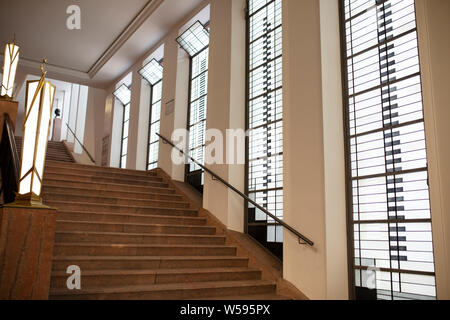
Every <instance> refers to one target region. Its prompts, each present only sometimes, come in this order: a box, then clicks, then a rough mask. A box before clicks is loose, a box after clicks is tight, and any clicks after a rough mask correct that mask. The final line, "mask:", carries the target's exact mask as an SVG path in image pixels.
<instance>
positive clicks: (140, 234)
mask: <svg viewBox="0 0 450 320" xmlns="http://www.w3.org/2000/svg"><path fill="white" fill-rule="evenodd" d="M56 234H83V235H108V236H120V237H124V236H138V237H154V238H161V237H171V238H217V239H223V238H226V237H225V236H222V235H196V234H149V233H126V232H98V231H56Z"/></svg>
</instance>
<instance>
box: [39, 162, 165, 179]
mask: <svg viewBox="0 0 450 320" xmlns="http://www.w3.org/2000/svg"><path fill="white" fill-rule="evenodd" d="M45 171H46V172H47V173H53V174H62V175H64V174H75V175H82V176H94V177H99V178H110V177H113V178H119V179H126V180H143V181H162V179H161V178H159V177H157V176H155V175H152V174H149V173H147V172H145V171H142V172H141V173H138V172H136V173H127V172H114V171H112V172H111V171H104V170H96V169H95V168H94V169H88V168H79V167H74V168H70V167H65V166H53V165H47V166H46V167H45Z"/></svg>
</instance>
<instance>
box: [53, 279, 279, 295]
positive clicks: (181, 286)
mask: <svg viewBox="0 0 450 320" xmlns="http://www.w3.org/2000/svg"><path fill="white" fill-rule="evenodd" d="M249 286H276V283H275V282H274V281H270V280H241V281H210V282H187V283H171V284H155V285H141V286H117V287H104V288H89V289H81V290H77V291H67V289H51V290H50V295H61V296H63V295H64V296H70V295H80V294H81V295H83V294H117V293H139V292H158V291H179V290H189V289H216V288H237V287H249Z"/></svg>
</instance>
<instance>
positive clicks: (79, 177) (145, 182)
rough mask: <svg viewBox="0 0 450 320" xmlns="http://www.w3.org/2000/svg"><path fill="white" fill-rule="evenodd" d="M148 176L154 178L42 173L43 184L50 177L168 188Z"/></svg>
mask: <svg viewBox="0 0 450 320" xmlns="http://www.w3.org/2000/svg"><path fill="white" fill-rule="evenodd" d="M150 178H152V179H154V177H149V180H136V179H132V178H122V177H96V176H92V175H79V174H71V173H70V172H68V173H65V174H57V173H52V172H45V175H44V184H45V181H46V180H51V179H59V180H65V181H71V182H81V183H84V182H95V183H119V184H131V185H138V186H145V187H156V188H168V187H169V185H168V184H167V183H164V182H161V181H151V180H150Z"/></svg>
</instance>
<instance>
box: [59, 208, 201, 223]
mask: <svg viewBox="0 0 450 320" xmlns="http://www.w3.org/2000/svg"><path fill="white" fill-rule="evenodd" d="M58 213H66V214H71V213H80V214H86V215H88V214H92V215H106V216H108V215H110V216H127V217H128V216H129V217H136V218H142V217H144V218H164V219H185V220H191V219H195V220H202V221H206V218H203V217H186V216H165V215H148V214H138V213H120V212H92V211H81V210H58ZM56 221H60V220H58V218H57V219H56ZM77 221H78V220H77ZM80 222H89V221H80Z"/></svg>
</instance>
